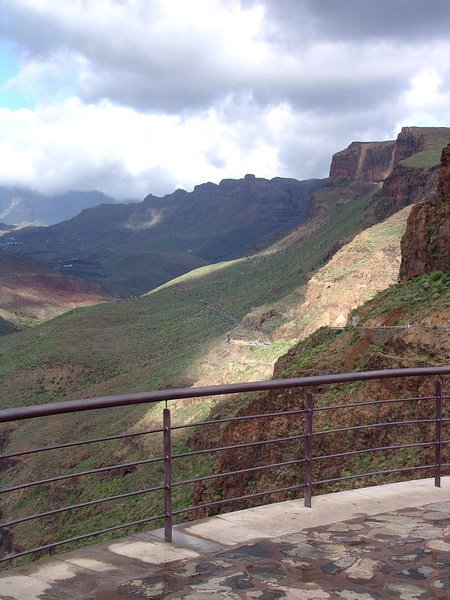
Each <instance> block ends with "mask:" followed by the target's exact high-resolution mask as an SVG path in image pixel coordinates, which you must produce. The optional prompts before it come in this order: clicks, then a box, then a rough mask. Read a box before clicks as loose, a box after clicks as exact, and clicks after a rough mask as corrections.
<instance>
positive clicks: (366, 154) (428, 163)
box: [330, 127, 450, 210]
mask: <svg viewBox="0 0 450 600" xmlns="http://www.w3.org/2000/svg"><path fill="white" fill-rule="evenodd" d="M448 142H450V128H448V127H403V128H402V130H401V132H400V133H399V134H398V136H397V139H396V140H389V141H386V142H352V143H351V144H350V146H348V148H346V149H345V150H341V151H340V152H337V153H336V154H334V155H333V158H332V160H331V167H330V178H332V179H335V178H340V177H346V178H349V179H353V180H354V181H364V182H371V183H379V182H382V181H385V180H386V178H387V177H388V176H389V175H390V174H391V173H392V172H393V170H394V168H395V167H396V166H397V165H398V164H399V163H401V162H402V161H404V160H406V159H410V158H411V157H414V156H415V155H420V157H418V158H417V159H415V160H414V161H412V164H410V165H408V166H415V167H419V168H424V167H426V168H429V167H433V166H435V165H437V164H438V162H439V161H438V160H436V151H439V152H440V150H441V149H442V148H443V147H444V146H445V145H446V144H447V143H448ZM400 208H401V207H399V209H400ZM399 209H398V210H399Z"/></svg>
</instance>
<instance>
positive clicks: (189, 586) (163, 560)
mask: <svg viewBox="0 0 450 600" xmlns="http://www.w3.org/2000/svg"><path fill="white" fill-rule="evenodd" d="M433 483H434V482H433V480H431V479H427V480H417V481H411V482H404V483H394V484H388V485H384V486H377V487H369V488H363V489H359V490H352V491H346V492H339V493H334V494H327V495H323V496H316V497H313V507H312V508H311V509H307V508H304V507H303V502H302V501H301V500H291V501H289V502H283V503H279V504H272V505H267V506H262V507H258V508H252V509H248V510H242V511H238V512H234V513H227V514H224V515H220V516H216V517H211V518H209V519H205V520H202V521H196V522H191V523H187V524H183V525H179V526H177V527H176V528H175V530H174V543H173V544H164V543H163V542H162V541H161V535H162V532H161V531H160V530H158V531H151V532H149V533H143V534H140V535H134V536H130V537H127V538H123V539H121V540H116V541H113V542H108V543H103V544H98V545H95V546H90V547H89V548H86V549H83V550H80V551H76V552H72V553H67V554H61V555H59V556H57V557H55V558H52V559H48V560H43V561H39V562H36V563H34V564H31V565H26V566H23V567H21V568H18V569H15V570H12V571H6V572H3V573H2V574H1V575H0V599H1V600H69V599H70V600H134V599H140V598H146V599H147V598H167V599H168V600H169V599H170V600H175V599H179V600H181V599H183V600H219V599H220V600H222V599H223V600H225V599H227V600H239V599H241V598H243V599H249V600H253V599H259V600H277V599H283V598H285V599H287V600H297V599H316V598H317V599H326V598H336V599H341V598H344V599H346V600H370V599H383V598H387V599H392V600H394V599H396V598H399V599H400V600H414V599H416V598H417V599H423V600H426V599H428V598H434V599H438V598H439V599H445V600H448V599H449V598H450V477H444V478H443V480H442V487H441V488H436V487H434V485H433Z"/></svg>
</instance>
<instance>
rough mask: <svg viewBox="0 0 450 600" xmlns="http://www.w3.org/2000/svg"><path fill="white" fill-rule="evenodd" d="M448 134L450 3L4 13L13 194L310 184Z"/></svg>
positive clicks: (84, 7)
mask: <svg viewBox="0 0 450 600" xmlns="http://www.w3.org/2000/svg"><path fill="white" fill-rule="evenodd" d="M410 125H416V126H450V2H449V1H448V0H376V2H375V1H374V0H64V1H59V0H0V185H4V186H19V187H27V188H31V189H34V190H36V191H39V192H41V193H47V194H55V193H61V192H65V191H68V190H86V191H88V190H93V189H96V190H99V191H102V192H104V193H106V194H109V195H112V196H114V197H115V198H117V199H123V198H137V199H142V198H144V197H145V196H146V195H147V194H149V193H153V194H155V195H158V196H159V195H164V194H167V193H170V192H172V191H174V190H175V189H177V188H183V189H186V190H188V191H190V190H192V189H193V187H194V186H195V185H196V184H199V183H202V182H206V181H212V182H215V183H218V182H220V180H221V179H224V178H230V177H231V178H240V177H243V176H244V175H245V174H246V173H253V174H255V175H256V176H258V177H266V178H272V177H277V176H280V177H295V178H297V179H309V178H315V177H320V178H321V177H326V176H327V175H328V169H329V164H330V160H331V156H332V154H333V153H334V152H337V151H339V150H341V149H343V148H345V147H346V146H348V144H349V143H350V142H351V141H353V140H359V141H371V140H385V139H393V138H395V137H396V135H397V133H398V132H399V131H400V129H401V127H402V126H410Z"/></svg>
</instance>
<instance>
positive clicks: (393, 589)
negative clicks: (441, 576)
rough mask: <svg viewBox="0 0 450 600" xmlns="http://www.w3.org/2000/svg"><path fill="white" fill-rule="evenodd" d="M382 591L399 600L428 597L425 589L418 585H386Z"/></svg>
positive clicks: (414, 599)
mask: <svg viewBox="0 0 450 600" xmlns="http://www.w3.org/2000/svg"><path fill="white" fill-rule="evenodd" d="M384 589H385V591H386V592H387V593H388V594H390V595H391V596H396V597H398V598H400V600H416V598H426V596H427V595H428V592H427V589H426V588H424V587H420V586H418V585H410V584H405V585H403V584H396V583H388V584H387V585H386V586H385V588H384Z"/></svg>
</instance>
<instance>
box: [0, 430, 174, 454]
mask: <svg viewBox="0 0 450 600" xmlns="http://www.w3.org/2000/svg"><path fill="white" fill-rule="evenodd" d="M163 431H164V429H147V430H146V431H138V432H135V433H124V434H118V435H108V436H106V437H102V438H92V439H90V440H81V441H80V442H67V443H66V444H58V445H57V446H43V447H42V448H32V449H31V450H24V451H23V452H11V453H9V454H2V455H0V460H1V459H2V458H14V457H17V456H25V455H27V454H36V452H47V451H48V450H59V449H60V448H72V447H73V446H84V445H86V444H96V443H98V442H108V441H110V440H121V439H124V438H130V437H136V436H138V435H146V434H150V433H162V432H163Z"/></svg>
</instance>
